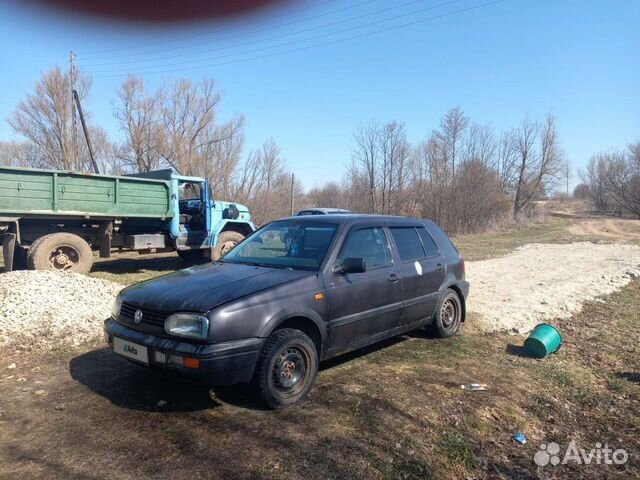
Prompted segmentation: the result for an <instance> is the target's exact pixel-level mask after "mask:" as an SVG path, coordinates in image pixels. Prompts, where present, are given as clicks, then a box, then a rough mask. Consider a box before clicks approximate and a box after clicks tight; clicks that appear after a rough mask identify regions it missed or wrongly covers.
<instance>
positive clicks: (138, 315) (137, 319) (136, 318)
mask: <svg viewBox="0 0 640 480" xmlns="http://www.w3.org/2000/svg"><path fill="white" fill-rule="evenodd" d="M133 321H134V322H135V323H140V322H141V321H142V310H136V313H135V314H134V315H133Z"/></svg>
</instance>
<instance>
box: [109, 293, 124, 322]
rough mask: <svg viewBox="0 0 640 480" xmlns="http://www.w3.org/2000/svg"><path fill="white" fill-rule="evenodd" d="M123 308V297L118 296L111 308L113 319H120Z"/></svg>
mask: <svg viewBox="0 0 640 480" xmlns="http://www.w3.org/2000/svg"><path fill="white" fill-rule="evenodd" d="M121 307H122V297H120V295H118V296H117V297H116V299H115V300H114V301H113V305H112V306H111V316H112V317H113V318H118V315H120V308H121Z"/></svg>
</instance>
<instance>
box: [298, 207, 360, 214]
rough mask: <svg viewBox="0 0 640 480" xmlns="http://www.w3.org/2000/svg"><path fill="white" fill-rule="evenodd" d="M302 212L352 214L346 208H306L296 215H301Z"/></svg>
mask: <svg viewBox="0 0 640 480" xmlns="http://www.w3.org/2000/svg"><path fill="white" fill-rule="evenodd" d="M302 212H321V213H324V214H327V215H330V214H332V213H340V214H344V213H351V211H350V210H345V209H344V208H305V209H302V210H300V211H299V212H298V213H297V214H296V215H300V214H301V213H302Z"/></svg>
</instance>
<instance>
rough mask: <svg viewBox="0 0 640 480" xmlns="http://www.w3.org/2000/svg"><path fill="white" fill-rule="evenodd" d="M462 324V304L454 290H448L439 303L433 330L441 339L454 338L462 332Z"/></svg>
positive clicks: (432, 326)
mask: <svg viewBox="0 0 640 480" xmlns="http://www.w3.org/2000/svg"><path fill="white" fill-rule="evenodd" d="M461 323H462V302H461V301H460V297H459V296H458V294H457V293H456V292H455V291H454V290H451V289H448V290H447V291H446V292H445V294H444V295H443V296H442V298H441V299H440V301H439V302H438V306H437V307H436V313H435V317H434V319H433V323H432V324H431V330H432V331H433V333H434V334H435V335H436V336H438V337H440V338H446V337H452V336H453V335H455V334H456V333H458V330H460V325H461Z"/></svg>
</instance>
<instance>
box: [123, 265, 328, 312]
mask: <svg viewBox="0 0 640 480" xmlns="http://www.w3.org/2000/svg"><path fill="white" fill-rule="evenodd" d="M310 275H315V273H313V272H308V271H301V270H289V269H282V268H269V267H256V266H251V265H242V264H232V263H219V262H218V263H212V264H208V265H200V266H197V267H192V268H187V269H184V270H180V271H178V272H175V273H171V274H169V275H165V276H162V277H159V278H155V279H152V280H147V281H145V282H142V283H138V284H136V285H132V286H130V287H128V288H126V289H125V290H123V292H122V294H121V295H122V301H123V302H126V303H129V304H132V305H134V306H136V307H137V308H144V309H149V310H156V311H162V312H169V313H172V312H181V311H185V312H201V313H205V312H207V311H209V310H211V309H212V308H215V307H217V306H218V305H222V304H223V303H227V302H230V301H232V300H236V299H238V298H241V297H244V296H247V295H250V294H252V293H256V292H259V291H261V290H265V289H267V288H273V287H276V286H278V285H281V284H283V283H287V282H291V281H294V280H297V279H299V278H302V277H306V276H310Z"/></svg>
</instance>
